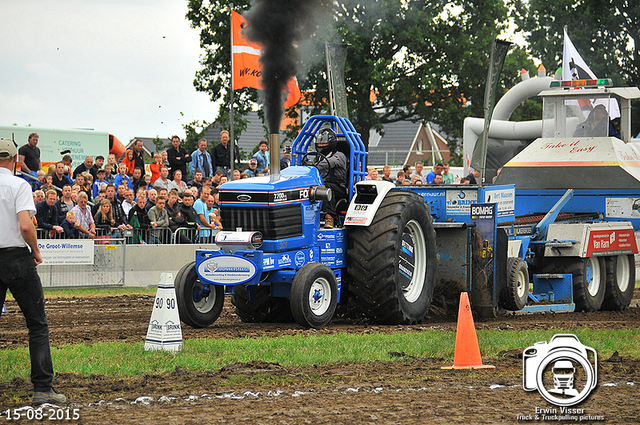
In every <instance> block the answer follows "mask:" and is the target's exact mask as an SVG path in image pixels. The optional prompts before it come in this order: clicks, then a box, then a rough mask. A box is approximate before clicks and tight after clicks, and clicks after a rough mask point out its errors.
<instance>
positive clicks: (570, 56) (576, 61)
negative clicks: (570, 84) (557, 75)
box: [562, 28, 598, 80]
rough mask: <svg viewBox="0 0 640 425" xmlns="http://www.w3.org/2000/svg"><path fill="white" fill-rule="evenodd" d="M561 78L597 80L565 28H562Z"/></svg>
mask: <svg viewBox="0 0 640 425" xmlns="http://www.w3.org/2000/svg"><path fill="white" fill-rule="evenodd" d="M562 79H563V80H588V79H592V80H597V79H598V77H596V74H594V73H593V71H592V70H591V69H590V68H589V66H588V65H587V63H586V62H585V61H584V60H583V59H582V56H580V53H578V51H577V50H576V48H575V47H574V46H573V43H572V42H571V40H570V39H569V35H568V34H567V29H566V28H565V30H564V48H563V49H562Z"/></svg>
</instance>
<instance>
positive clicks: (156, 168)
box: [149, 152, 163, 182]
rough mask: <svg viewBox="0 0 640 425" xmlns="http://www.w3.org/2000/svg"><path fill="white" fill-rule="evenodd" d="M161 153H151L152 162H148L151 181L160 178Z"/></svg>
mask: <svg viewBox="0 0 640 425" xmlns="http://www.w3.org/2000/svg"><path fill="white" fill-rule="evenodd" d="M162 165H163V164H162V155H161V154H160V152H157V153H156V154H155V155H153V164H149V169H150V170H151V181H152V182H154V181H156V180H158V179H159V178H160V167H162Z"/></svg>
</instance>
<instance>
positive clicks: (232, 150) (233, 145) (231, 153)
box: [228, 3, 236, 181]
mask: <svg viewBox="0 0 640 425" xmlns="http://www.w3.org/2000/svg"><path fill="white" fill-rule="evenodd" d="M229 7H230V9H229V19H230V21H229V22H230V24H231V25H230V30H231V31H230V34H231V80H230V81H231V92H230V94H229V121H230V126H229V139H231V146H230V147H229V149H230V151H229V173H230V176H228V177H229V181H231V180H232V179H233V170H234V162H233V159H234V158H233V156H234V154H235V151H236V139H235V137H234V134H233V133H234V131H233V130H234V128H233V127H234V125H233V119H234V117H233V114H234V110H233V101H234V98H233V94H234V93H233V3H231V4H230V5H229Z"/></svg>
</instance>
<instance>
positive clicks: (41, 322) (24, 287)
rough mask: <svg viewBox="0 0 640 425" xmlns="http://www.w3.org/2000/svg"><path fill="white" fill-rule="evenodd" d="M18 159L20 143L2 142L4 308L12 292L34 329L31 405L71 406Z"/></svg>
mask: <svg viewBox="0 0 640 425" xmlns="http://www.w3.org/2000/svg"><path fill="white" fill-rule="evenodd" d="M17 157H18V149H17V146H16V145H15V143H14V142H13V141H12V140H9V139H3V138H0V226H2V231H0V258H2V261H0V306H2V305H3V304H4V301H5V297H6V294H7V290H10V291H11V294H12V295H13V297H14V299H15V300H16V302H17V303H18V306H19V307H20V310H21V311H22V314H23V315H24V318H25V320H26V322H27V328H29V355H30V357H31V382H32V383H33V400H32V403H33V404H34V405H41V404H44V403H51V404H59V403H66V401H67V398H66V397H65V396H64V395H62V394H59V393H57V392H56V391H55V390H54V389H53V362H52V361H51V347H50V345H49V324H48V323H47V314H46V313H45V309H44V303H45V302H44V293H43V291H42V283H41V282H40V277H39V276H38V272H37V271H36V265H38V264H40V263H42V255H41V254H40V249H39V248H38V240H37V237H36V229H35V227H34V226H33V222H32V221H31V217H32V216H33V215H35V213H36V207H35V205H34V203H33V195H32V193H31V187H30V186H29V184H28V183H27V182H26V181H24V180H23V179H21V178H18V177H15V176H14V175H12V174H13V173H12V172H13V170H14V167H15V165H16V160H17ZM1 315H2V310H0V317H1Z"/></svg>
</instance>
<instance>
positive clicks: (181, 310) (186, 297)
mask: <svg viewBox="0 0 640 425" xmlns="http://www.w3.org/2000/svg"><path fill="white" fill-rule="evenodd" d="M192 279H193V280H194V281H195V279H197V272H196V263H195V261H194V262H192V263H189V264H186V265H184V266H183V267H182V268H181V269H180V271H179V272H178V274H177V275H176V278H175V280H174V284H173V286H174V287H175V290H176V302H177V304H178V315H179V316H180V320H181V321H182V322H183V323H184V324H186V325H189V326H191V327H192V328H196V329H198V328H206V327H207V326H209V325H211V324H213V323H214V322H215V321H216V320H217V319H218V317H219V316H220V313H221V312H222V307H223V305H224V288H223V287H222V286H218V285H212V287H211V291H212V292H213V291H215V296H216V304H215V305H214V306H213V308H212V310H211V311H210V312H209V313H207V314H206V315H203V314H197V313H195V312H193V309H194V307H193V304H192V300H191V297H192V295H191V291H190V290H189V285H190V283H191V280H192Z"/></svg>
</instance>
